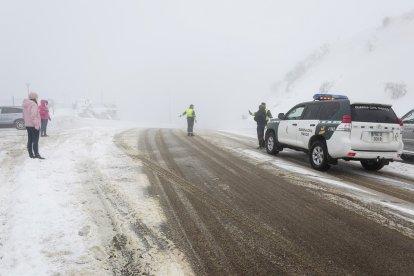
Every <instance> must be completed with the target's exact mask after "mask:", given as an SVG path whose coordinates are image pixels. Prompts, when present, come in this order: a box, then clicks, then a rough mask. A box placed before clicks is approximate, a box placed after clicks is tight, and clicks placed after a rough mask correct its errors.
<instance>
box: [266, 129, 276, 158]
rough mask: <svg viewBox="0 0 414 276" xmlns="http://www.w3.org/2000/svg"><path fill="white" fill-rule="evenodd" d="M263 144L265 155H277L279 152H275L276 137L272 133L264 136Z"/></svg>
mask: <svg viewBox="0 0 414 276" xmlns="http://www.w3.org/2000/svg"><path fill="white" fill-rule="evenodd" d="M265 144H266V151H267V153H270V154H278V153H279V151H278V150H277V142H276V136H275V133H274V132H273V131H270V132H268V133H267V134H266V138H265Z"/></svg>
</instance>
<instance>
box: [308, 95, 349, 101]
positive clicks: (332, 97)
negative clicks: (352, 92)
mask: <svg viewBox="0 0 414 276" xmlns="http://www.w3.org/2000/svg"><path fill="white" fill-rule="evenodd" d="M313 99H314V100H315V101H332V100H348V97H347V96H344V95H334V94H315V95H313Z"/></svg>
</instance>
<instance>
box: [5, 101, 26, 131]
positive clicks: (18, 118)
mask: <svg viewBox="0 0 414 276" xmlns="http://www.w3.org/2000/svg"><path fill="white" fill-rule="evenodd" d="M0 126H12V127H15V128H17V129H25V126H24V120H23V107H19V106H0Z"/></svg>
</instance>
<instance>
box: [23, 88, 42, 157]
mask: <svg viewBox="0 0 414 276" xmlns="http://www.w3.org/2000/svg"><path fill="white" fill-rule="evenodd" d="M23 119H24V124H25V125H26V129H27V151H28V152H29V156H30V158H39V159H44V158H43V157H41V156H40V154H39V129H40V114H39V107H38V106H37V94H36V93H34V92H31V93H30V94H29V98H28V99H24V100H23Z"/></svg>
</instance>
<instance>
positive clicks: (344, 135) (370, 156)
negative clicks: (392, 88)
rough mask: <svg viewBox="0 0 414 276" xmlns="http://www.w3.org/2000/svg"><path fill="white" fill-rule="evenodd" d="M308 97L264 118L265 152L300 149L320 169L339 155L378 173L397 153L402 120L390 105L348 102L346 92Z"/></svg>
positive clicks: (399, 149)
mask: <svg viewBox="0 0 414 276" xmlns="http://www.w3.org/2000/svg"><path fill="white" fill-rule="evenodd" d="M313 99H314V101H311V102H304V103H300V104H298V105H296V106H294V107H293V108H292V109H290V110H289V111H288V112H287V113H286V114H284V113H280V114H279V115H278V119H272V120H270V121H269V123H268V124H267V130H266V134H265V142H266V151H267V152H268V153H269V154H277V153H278V152H279V151H282V150H283V149H284V148H291V149H294V150H300V151H304V152H306V153H308V155H309V162H310V164H311V165H312V167H313V168H314V169H316V170H319V171H325V170H327V169H329V167H330V165H336V164H337V163H338V160H339V159H343V160H346V161H350V160H356V161H360V162H361V165H362V166H363V167H364V168H365V169H367V170H371V171H377V170H380V169H381V168H382V167H384V165H388V164H389V162H392V161H393V160H394V159H397V158H399V157H400V155H401V153H402V149H403V142H402V137H401V131H402V120H401V119H399V118H397V116H396V115H395V113H394V111H393V110H392V108H391V105H384V104H377V103H351V102H350V100H349V99H348V97H346V96H343V95H332V94H315V95H314V96H313Z"/></svg>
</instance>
